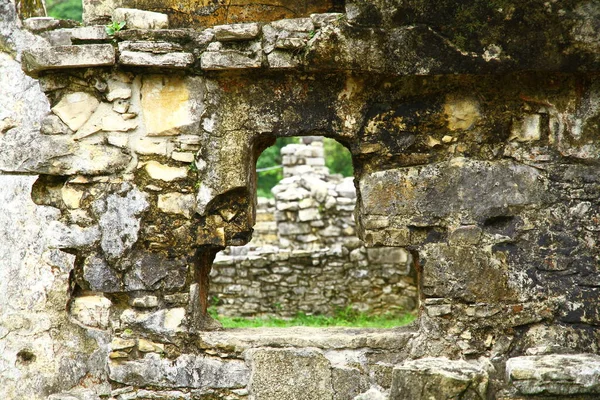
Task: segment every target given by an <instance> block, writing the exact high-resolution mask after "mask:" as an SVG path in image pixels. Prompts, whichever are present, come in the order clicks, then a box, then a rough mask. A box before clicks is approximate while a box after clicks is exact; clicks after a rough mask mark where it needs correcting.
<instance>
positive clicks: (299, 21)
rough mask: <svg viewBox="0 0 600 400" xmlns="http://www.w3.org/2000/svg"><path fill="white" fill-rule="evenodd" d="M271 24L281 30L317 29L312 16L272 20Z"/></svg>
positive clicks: (306, 30) (304, 30)
mask: <svg viewBox="0 0 600 400" xmlns="http://www.w3.org/2000/svg"><path fill="white" fill-rule="evenodd" d="M271 26H272V27H273V28H275V29H278V30H281V31H291V32H310V31H312V30H314V29H315V26H314V24H313V22H312V19H311V18H287V19H280V20H279V21H273V22H271Z"/></svg>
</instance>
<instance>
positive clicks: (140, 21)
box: [113, 8, 169, 29]
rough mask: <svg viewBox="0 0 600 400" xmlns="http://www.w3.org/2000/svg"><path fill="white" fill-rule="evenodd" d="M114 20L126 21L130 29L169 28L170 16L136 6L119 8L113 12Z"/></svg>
mask: <svg viewBox="0 0 600 400" xmlns="http://www.w3.org/2000/svg"><path fill="white" fill-rule="evenodd" d="M113 21H116V22H122V21H125V23H126V25H125V27H126V28H128V29H167V28H169V16H168V15H167V14H162V13H157V12H152V11H144V10H137V9H134V8H117V9H115V10H114V12H113Z"/></svg>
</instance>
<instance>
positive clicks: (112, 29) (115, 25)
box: [105, 21, 126, 36]
mask: <svg viewBox="0 0 600 400" xmlns="http://www.w3.org/2000/svg"><path fill="white" fill-rule="evenodd" d="M125 24H126V23H125V21H120V22H119V21H113V22H112V23H110V24H108V25H106V27H105V29H106V33H107V34H108V35H109V36H114V34H115V33H117V32H119V31H120V30H121V29H123V28H124V27H125Z"/></svg>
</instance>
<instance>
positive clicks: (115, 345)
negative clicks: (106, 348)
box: [110, 337, 135, 351]
mask: <svg viewBox="0 0 600 400" xmlns="http://www.w3.org/2000/svg"><path fill="white" fill-rule="evenodd" d="M134 346H135V339H121V338H119V337H115V338H113V340H112V341H111V342H110V349H111V350H112V351H115V350H125V349H131V348H132V347H134Z"/></svg>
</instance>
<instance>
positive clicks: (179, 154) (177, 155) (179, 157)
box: [171, 151, 194, 163]
mask: <svg viewBox="0 0 600 400" xmlns="http://www.w3.org/2000/svg"><path fill="white" fill-rule="evenodd" d="M171 158H172V159H173V160H175V161H181V162H184V163H192V162H194V153H188V152H185V151H174V152H173V153H171Z"/></svg>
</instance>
